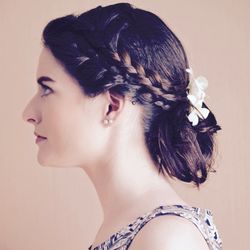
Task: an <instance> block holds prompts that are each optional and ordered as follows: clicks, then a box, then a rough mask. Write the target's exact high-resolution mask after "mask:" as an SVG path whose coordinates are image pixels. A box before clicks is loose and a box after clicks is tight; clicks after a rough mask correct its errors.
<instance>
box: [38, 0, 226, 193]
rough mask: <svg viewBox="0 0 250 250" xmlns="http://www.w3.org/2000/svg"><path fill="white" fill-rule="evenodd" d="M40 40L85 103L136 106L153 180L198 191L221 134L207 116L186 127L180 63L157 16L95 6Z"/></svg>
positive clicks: (181, 54) (53, 24) (182, 58)
mask: <svg viewBox="0 0 250 250" xmlns="http://www.w3.org/2000/svg"><path fill="white" fill-rule="evenodd" d="M42 40H43V45H44V46H45V47H46V48H49V49H50V51H51V52H52V54H53V55H54V56H55V57H56V58H57V59H58V60H59V61H60V62H61V63H62V64H63V66H64V67H65V69H66V70H67V72H68V73H69V74H71V75H72V76H73V77H74V78H75V79H76V80H77V81H78V83H79V85H80V87H81V89H82V91H83V93H84V94H85V95H87V96H89V97H95V96H97V95H99V94H100V93H103V92H105V91H110V92H113V93H116V94H119V95H121V96H129V97H130V98H131V101H132V103H133V104H135V103H138V104H139V105H142V106H143V121H142V124H143V128H144V136H145V142H146V145H147V147H148V149H149V152H150V156H151V157H152V159H153V161H154V162H155V165H156V167H157V169H158V171H159V173H162V174H165V173H167V174H168V175H169V176H170V177H171V178H174V177H175V178H177V179H179V180H181V181H184V182H192V183H194V184H195V185H196V186H197V187H198V188H199V185H200V184H201V183H203V182H205V180H206V179H207V175H208V172H216V171H215V169H213V167H212V165H213V161H214V157H213V156H214V152H215V150H214V149H215V147H214V146H215V143H214V134H215V133H216V132H217V131H218V130H220V129H221V127H220V126H219V125H218V124H217V121H216V119H215V116H214V114H213V113H212V112H211V110H210V112H209V116H208V117H207V118H206V119H204V120H201V121H200V122H199V124H198V125H197V126H195V127H193V126H192V125H191V124H190V122H189V121H188V119H187V114H188V111H189V108H190V105H191V104H190V102H189V100H188V98H187V86H188V83H189V75H188V73H187V72H186V68H188V67H189V65H188V60H187V56H186V53H185V51H184V48H183V46H182V44H181V42H180V40H179V39H178V38H177V37H176V35H175V34H174V33H173V32H172V31H171V30H170V28H169V27H168V26H167V25H166V24H165V23H164V22H163V21H162V20H161V19H160V18H159V17H158V16H156V15H155V14H153V13H151V12H149V11H145V10H142V9H139V8H135V7H134V6H133V5H131V4H129V3H118V4H113V5H108V6H105V7H102V6H98V7H96V8H94V9H91V10H89V11H87V12H84V13H81V14H79V15H76V14H71V15H67V16H63V17H59V18H56V19H54V20H51V21H50V22H49V23H48V24H47V25H46V27H45V28H44V30H43V34H42ZM203 105H204V107H206V108H208V107H207V106H206V104H205V103H203Z"/></svg>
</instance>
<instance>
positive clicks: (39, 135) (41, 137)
mask: <svg viewBox="0 0 250 250" xmlns="http://www.w3.org/2000/svg"><path fill="white" fill-rule="evenodd" d="M34 135H35V136H37V137H40V138H42V139H47V137H44V136H42V135H39V134H37V133H36V132H34Z"/></svg>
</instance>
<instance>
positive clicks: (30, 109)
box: [22, 99, 39, 124]
mask: <svg viewBox="0 0 250 250" xmlns="http://www.w3.org/2000/svg"><path fill="white" fill-rule="evenodd" d="M32 100H33V99H32ZM32 100H31V101H30V102H29V103H28V104H27V105H26V107H25V108H24V110H23V112H22V119H23V120H24V121H25V122H26V121H27V122H30V123H32V124H33V123H39V117H38V112H35V107H34V105H33V102H32Z"/></svg>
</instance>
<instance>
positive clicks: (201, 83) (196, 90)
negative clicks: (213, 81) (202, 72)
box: [186, 68, 210, 126]
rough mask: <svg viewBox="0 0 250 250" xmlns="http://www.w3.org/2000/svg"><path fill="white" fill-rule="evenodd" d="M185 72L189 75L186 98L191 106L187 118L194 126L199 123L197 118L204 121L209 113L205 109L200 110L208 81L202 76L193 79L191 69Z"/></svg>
mask: <svg viewBox="0 0 250 250" xmlns="http://www.w3.org/2000/svg"><path fill="white" fill-rule="evenodd" d="M186 71H187V72H188V73H189V74H190V81H189V84H188V87H187V88H188V89H189V91H188V95H187V98H188V99H189V101H190V102H191V104H192V106H191V108H190V113H189V115H188V117H187V118H188V120H189V121H190V122H192V126H195V125H197V124H198V122H199V117H200V118H202V119H206V118H207V117H208V114H209V112H210V111H209V110H208V109H207V108H202V103H203V102H204V99H205V96H206V94H205V92H204V90H205V89H206V88H207V86H208V81H207V79H206V78H205V77H204V76H198V77H197V78H194V74H193V70H192V68H188V69H186Z"/></svg>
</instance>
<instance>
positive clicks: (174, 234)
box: [129, 215, 209, 250]
mask: <svg viewBox="0 0 250 250" xmlns="http://www.w3.org/2000/svg"><path fill="white" fill-rule="evenodd" d="M129 249H130V250H138V249H143V250H152V249H157V250H175V249H176V250H177V249H178V250H182V249H185V250H191V249H192V250H209V248H208V245H207V243H206V241H205V239H204V238H203V236H202V234H201V232H200V231H199V229H198V228H197V227H196V226H195V225H194V224H193V223H192V222H191V221H189V220H187V219H185V218H182V217H180V216H176V215H167V216H158V217H156V218H153V219H151V220H150V221H149V222H148V223H146V224H145V225H144V226H143V227H142V228H141V230H140V231H139V232H138V233H137V235H136V236H135V237H134V239H133V241H132V243H131V246H130V248H129Z"/></svg>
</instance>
